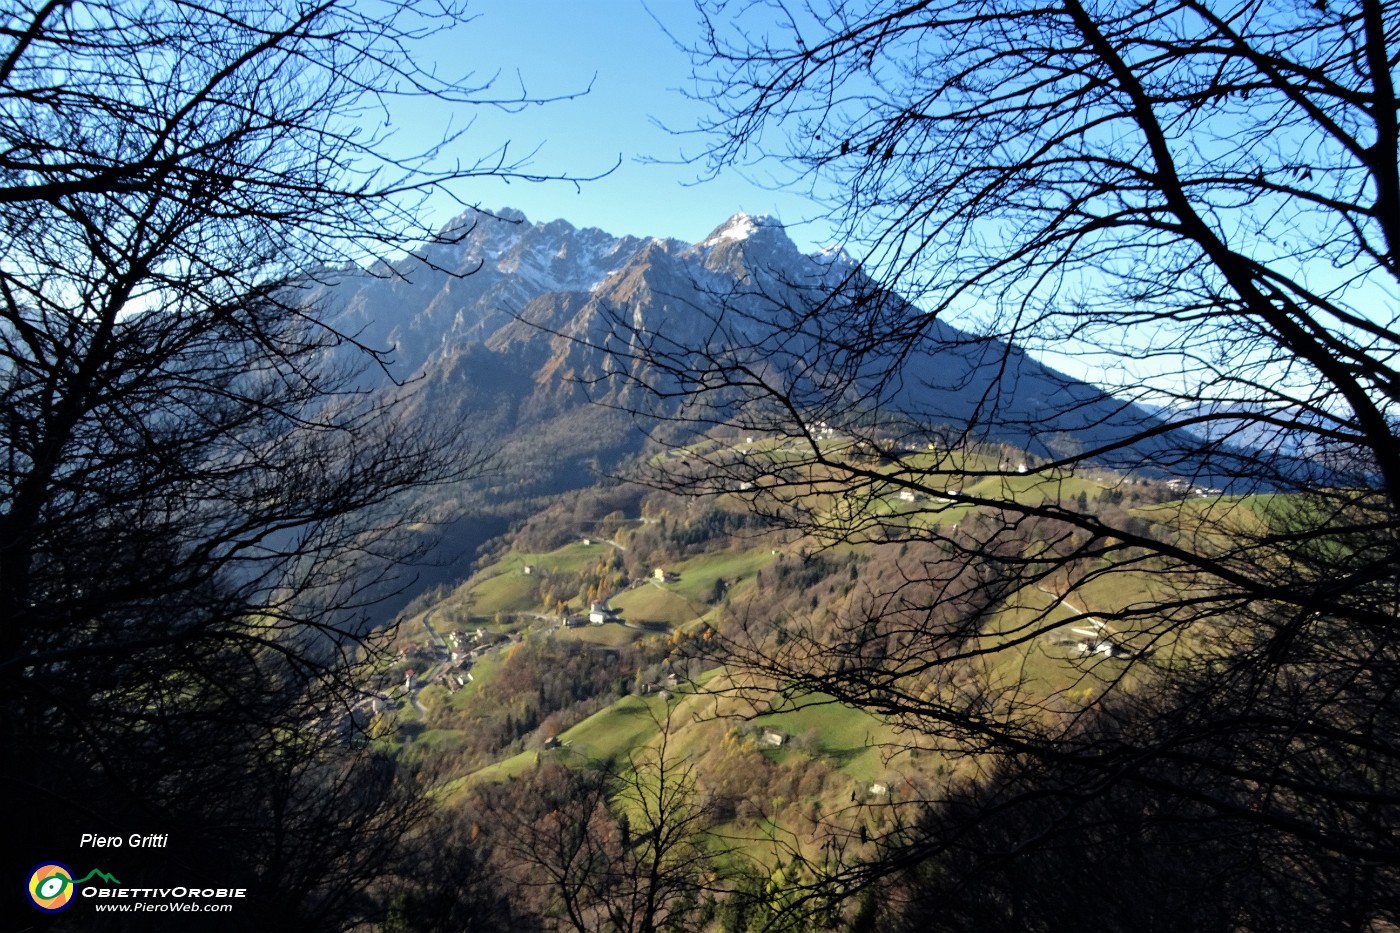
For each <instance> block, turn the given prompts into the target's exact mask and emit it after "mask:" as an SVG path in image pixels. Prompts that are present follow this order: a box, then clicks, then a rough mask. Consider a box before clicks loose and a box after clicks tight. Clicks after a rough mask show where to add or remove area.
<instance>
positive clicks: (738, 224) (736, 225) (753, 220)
mask: <svg viewBox="0 0 1400 933" xmlns="http://www.w3.org/2000/svg"><path fill="white" fill-rule="evenodd" d="M764 228H767V229H769V230H775V231H776V232H778V233H783V225H782V222H781V221H778V220H776V219H775V218H773V217H770V216H769V215H767V214H759V215H758V216H757V217H753V216H750V215H748V214H745V213H744V212H743V211H740V212H739V213H737V214H735V215H734V216H732V217H730V218H729V219H728V220H726V221H725V222H724V223H722V224H720V225H719V226H718V227H716V228H715V229H714V230H712V231H711V232H710V235H709V236H707V237H706V238H705V239H704V240H702V241H701V242H700V246H702V247H706V246H715V245H717V244H719V243H723V242H725V241H726V240H737V241H743V240H747V239H749V238H750V237H752V236H753V235H754V234H755V233H757V232H758V231H759V230H760V229H764ZM783 235H784V236H786V234H785V233H784V234H783Z"/></svg>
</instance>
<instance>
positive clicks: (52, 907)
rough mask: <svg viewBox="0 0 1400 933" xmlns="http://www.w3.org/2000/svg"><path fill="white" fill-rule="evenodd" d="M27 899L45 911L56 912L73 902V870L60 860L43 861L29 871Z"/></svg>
mask: <svg viewBox="0 0 1400 933" xmlns="http://www.w3.org/2000/svg"><path fill="white" fill-rule="evenodd" d="M25 890H26V891H28V893H29V901H30V903H32V904H33V905H34V906H35V907H37V908H39V909H40V910H42V911H44V912H45V913H50V914H56V913H58V912H59V911H60V910H66V909H67V908H68V907H69V906H70V905H71V904H72V902H73V870H72V869H71V868H69V867H68V866H67V865H64V864H63V863H62V862H45V863H44V864H42V865H39V866H38V867H36V868H35V869H34V870H33V871H32V872H30V873H29V884H27V885H26V886H25Z"/></svg>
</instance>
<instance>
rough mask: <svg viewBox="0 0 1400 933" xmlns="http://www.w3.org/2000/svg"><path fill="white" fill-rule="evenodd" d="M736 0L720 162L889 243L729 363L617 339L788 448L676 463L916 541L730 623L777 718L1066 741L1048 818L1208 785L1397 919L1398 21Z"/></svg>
mask: <svg viewBox="0 0 1400 933" xmlns="http://www.w3.org/2000/svg"><path fill="white" fill-rule="evenodd" d="M701 13H702V16H703V18H704V23H705V26H706V27H707V28H706V31H705V33H704V35H705V37H706V38H705V43H706V44H705V45H704V47H702V48H700V49H698V50H697V51H696V55H697V68H698V73H699V75H700V77H701V79H702V81H703V80H708V81H710V82H711V83H710V84H709V85H708V86H706V87H705V95H704V96H705V97H706V99H709V100H712V101H714V102H715V103H716V107H717V114H718V116H717V118H716V119H715V121H714V122H713V124H712V125H710V126H709V127H707V128H706V129H708V130H709V131H710V132H712V133H713V134H715V135H712V136H711V137H709V138H711V139H712V140H715V142H714V145H713V148H712V149H711V150H710V152H709V155H710V156H711V157H712V158H713V159H714V164H716V165H729V164H732V163H736V162H739V163H742V162H748V161H750V160H752V161H754V162H757V163H760V164H763V165H765V166H768V167H769V168H770V169H771V170H772V171H774V172H778V173H781V172H783V171H787V172H790V173H791V177H790V179H789V181H791V182H793V183H798V182H803V183H808V184H810V186H811V189H812V191H813V192H814V194H815V195H816V196H817V197H818V198H819V199H823V198H824V199H825V204H826V205H827V206H828V208H829V215H828V216H829V217H830V218H832V219H834V221H835V222H836V224H837V226H838V228H839V229H840V230H841V232H842V233H843V235H844V237H845V238H846V240H847V243H848V248H850V249H863V265H862V266H861V267H860V268H856V267H854V266H845V265H843V264H842V263H841V262H840V261H839V260H837V261H832V262H830V263H829V264H828V265H827V266H826V267H825V268H824V269H823V270H820V271H817V272H813V273H812V274H810V275H802V276H794V275H793V274H792V273H791V272H789V273H788V280H787V281H779V280H778V278H779V274H778V273H770V274H769V275H767V276H766V277H765V276H764V275H763V274H760V273H755V274H753V275H752V276H751V277H750V278H749V280H748V282H747V283H746V284H745V285H744V286H743V287H742V289H741V293H739V294H732V295H728V296H725V297H726V300H725V301H724V302H722V303H721V305H720V307H721V308H722V310H719V311H713V312H709V313H710V315H711V316H710V319H709V321H708V322H707V323H708V324H709V325H710V326H709V327H708V329H707V328H703V327H698V328H695V327H693V328H689V329H688V331H687V332H688V333H701V332H706V333H708V339H707V342H706V343H705V344H704V345H690V344H687V343H686V342H684V341H683V340H678V339H677V337H676V336H675V335H674V334H669V333H658V332H652V333H641V332H637V331H636V330H635V329H633V328H628V327H626V326H625V324H624V322H619V324H620V325H622V326H620V327H619V329H618V330H619V333H618V334H617V338H618V339H616V340H614V341H613V348H614V349H615V350H616V351H618V352H619V354H620V355H622V356H629V355H630V356H631V357H633V358H634V359H633V363H634V364H635V365H632V366H630V367H629V368H627V369H626V370H625V371H622V372H619V373H618V375H617V377H618V378H623V379H630V380H632V381H634V382H636V383H640V384H641V385H642V386H643V387H645V388H647V389H649V390H650V391H651V392H652V393H653V399H658V400H660V401H661V402H662V403H663V404H662V405H661V406H660V407H662V408H663V409H664V411H665V413H666V414H667V415H668V417H670V418H671V419H672V420H673V421H680V422H683V423H686V424H688V425H689V426H691V427H700V428H705V427H711V426H720V425H723V426H725V427H726V428H728V429H730V430H729V433H728V434H724V435H721V436H722V437H729V438H733V437H734V436H736V435H737V436H740V437H743V436H749V437H757V438H760V439H761V443H760V444H758V445H757V446H755V445H749V444H746V443H738V442H734V443H718V444H715V443H711V444H708V445H699V446H696V447H688V448H687V449H685V450H684V452H683V456H682V457H677V458H673V459H672V460H671V461H668V462H666V463H665V464H664V465H663V468H662V469H661V470H660V471H658V473H657V474H656V475H654V476H653V477H652V480H653V481H654V482H658V483H662V484H666V485H669V486H671V487H673V488H675V487H679V488H682V489H685V490H688V491H691V492H696V493H701V494H726V495H731V496H732V495H739V496H742V497H744V498H745V499H747V500H749V502H750V503H751V505H752V507H753V508H755V509H757V510H760V511H762V512H764V513H766V514H768V515H770V516H772V517H773V518H774V519H775V520H778V521H781V522H785V523H788V524H789V525H791V526H792V527H793V528H795V529H797V530H798V531H800V532H802V533H804V535H805V536H806V537H805V538H804V539H803V544H802V546H804V547H809V548H810V547H821V546H826V545H829V544H832V543H839V542H851V541H860V542H869V543H875V544H880V545H883V543H885V542H889V543H890V544H889V546H893V547H900V546H903V545H911V546H912V545H917V549H916V550H912V551H911V553H912V554H914V555H917V556H911V557H910V558H909V559H908V560H906V561H904V563H903V566H902V568H901V573H900V574H899V575H897V579H896V578H889V577H887V578H885V579H884V580H882V581H869V592H867V593H866V594H865V595H864V596H862V597H860V598H858V599H852V600H850V601H848V602H847V603H846V604H845V605H842V606H837V607H832V611H831V612H828V613H826V618H822V619H814V620H810V621H809V620H806V619H791V620H783V624H782V626H781V628H780V631H778V632H776V633H775V630H774V627H773V625H772V620H768V619H755V620H752V624H750V625H747V626H738V627H734V628H731V629H730V630H729V631H728V633H727V634H728V635H729V639H728V641H727V643H726V648H727V649H728V653H727V660H728V662H729V663H730V664H731V665H734V666H736V667H739V668H742V669H744V670H746V671H749V672H751V673H754V674H758V675H761V676H762V677H763V678H764V679H762V680H753V681H751V682H752V683H756V684H760V685H762V687H763V691H761V692H760V691H755V692H754V697H753V698H754V700H755V702H756V703H759V704H760V708H764V707H766V706H767V705H769V704H777V705H778V706H783V705H790V704H794V703H797V704H800V703H804V702H811V701H812V698H813V697H820V698H823V699H822V700H821V701H822V702H825V701H826V700H825V699H824V698H830V697H834V698H836V699H838V700H841V701H844V702H848V703H853V704H856V705H859V706H861V707H864V708H866V709H869V710H871V711H874V712H876V713H878V714H880V715H882V716H884V717H886V718H887V719H889V720H890V721H892V722H895V723H897V724H899V725H900V726H902V727H905V728H906V729H907V730H909V733H908V734H909V735H911V736H912V737H913V738H911V744H912V745H915V746H920V745H923V746H927V745H929V744H933V745H938V746H941V747H942V748H944V749H945V750H960V751H961V753H963V754H964V755H967V756H970V758H971V759H972V760H975V761H976V763H977V764H979V765H983V766H985V765H986V764H987V763H988V762H989V760H990V759H989V757H988V756H991V758H993V759H997V760H1002V761H1004V762H1005V761H1011V762H1020V763H1022V764H1023V765H1024V766H1026V767H1031V766H1034V767H1041V766H1044V765H1046V764H1047V763H1062V764H1066V765H1068V764H1072V765H1073V768H1074V769H1075V770H1074V773H1075V774H1076V775H1078V776H1079V778H1080V780H1079V782H1078V783H1075V784H1069V785H1066V784H1061V785H1059V786H1058V787H1056V788H1054V789H1047V788H1046V787H1045V786H1040V787H1037V788H1035V789H1027V790H1026V792H1025V793H1024V794H1022V795H1021V796H1020V797H1019V798H1017V799H1018V800H1021V801H1023V802H1026V803H1028V805H1032V806H1033V805H1034V801H1036V800H1037V799H1040V798H1041V797H1042V796H1044V795H1046V794H1050V795H1054V796H1061V797H1064V798H1066V799H1070V800H1072V799H1074V798H1075V797H1077V796H1081V795H1088V796H1094V795H1097V794H1100V793H1105V792H1107V789H1108V788H1110V787H1119V786H1123V787H1130V788H1137V789H1138V790H1139V791H1141V792H1142V793H1143V794H1151V795H1166V797H1167V798H1168V799H1176V800H1182V801H1188V802H1191V803H1192V804H1193V806H1195V805H1199V806H1200V807H1201V808H1203V810H1196V809H1192V810H1191V812H1192V813H1193V814H1196V815H1195V816H1193V817H1192V818H1193V819H1195V818H1197V817H1198V815H1199V814H1200V813H1201V812H1204V813H1208V814H1213V815H1214V816H1215V817H1217V818H1219V819H1221V820H1222V821H1229V822H1230V823H1231V825H1234V826H1242V827H1247V828H1249V831H1257V832H1258V833H1260V834H1261V838H1266V839H1267V840H1269V842H1268V844H1269V845H1270V846H1273V847H1275V849H1276V852H1278V853H1287V854H1286V855H1280V856H1279V861H1275V862H1274V865H1275V866H1277V865H1279V864H1283V863H1284V862H1288V863H1290V864H1292V865H1293V866H1294V868H1295V869H1296V872H1295V877H1296V880H1297V882H1298V884H1299V885H1302V886H1305V887H1306V890H1307V892H1308V893H1307V895H1306V896H1307V897H1311V898H1314V899H1316V901H1317V902H1318V903H1325V902H1329V901H1330V902H1334V903H1335V901H1336V899H1337V898H1346V899H1349V900H1350V901H1352V902H1354V903H1356V904H1362V905H1364V906H1363V907H1361V908H1360V909H1359V914H1361V915H1364V916H1366V917H1369V918H1388V919H1390V920H1392V921H1393V920H1394V918H1395V913H1394V912H1395V905H1394V903H1393V902H1392V901H1391V900H1390V899H1389V898H1388V895H1387V894H1386V891H1387V890H1388V889H1389V888H1392V887H1393V885H1394V883H1395V875H1394V872H1395V870H1396V866H1397V863H1400V850H1397V848H1396V846H1395V844H1394V839H1395V835H1394V830H1395V828H1396V825H1397V821H1400V799H1397V797H1396V794H1395V788H1396V786H1397V777H1398V776H1400V748H1397V746H1396V744H1395V741H1394V735H1395V728H1394V727H1395V724H1396V721H1397V714H1400V707H1397V705H1396V702H1395V696H1396V692H1395V687H1396V680H1395V671H1396V670H1397V668H1396V661H1397V660H1398V659H1400V658H1397V653H1400V644H1397V639H1396V635H1395V627H1394V619H1395V613H1396V608H1397V597H1398V596H1400V592H1398V591H1397V583H1400V581H1397V578H1396V566H1397V564H1396V554H1397V549H1396V542H1397V538H1396V534H1397V521H1396V514H1397V513H1396V506H1397V501H1396V496H1397V489H1400V485H1397V481H1400V459H1397V457H1398V456H1400V438H1397V436H1396V424H1397V419H1396V403H1397V400H1400V393H1398V392H1397V385H1400V382H1397V372H1396V370H1395V359H1396V352H1397V349H1400V334H1398V333H1397V331H1396V326H1397V311H1396V296H1397V294H1400V267H1397V262H1396V256H1395V249H1394V245H1395V242H1396V239H1397V235H1400V183H1397V178H1400V167H1397V152H1400V129H1398V128H1397V126H1398V124H1397V112H1398V110H1400V100H1398V99H1397V94H1396V90H1395V83H1394V77H1395V62H1396V61H1397V60H1398V59H1397V48H1400V10H1397V8H1396V7H1395V6H1394V5H1393V4H1389V3H1385V2H1382V0H1357V2H1353V3H1335V2H1329V3H1317V4H1313V5H1306V4H1301V5H1300V4H1294V3H1285V2H1277V3H1275V2H1270V0H1265V2H1249V3H1228V4H1223V5H1222V4H1209V3H1198V2H1194V0H1183V2H1176V3H1169V4H1137V5H1132V4H1128V5H1123V4H1091V3H1083V2H1080V0H1064V2H1055V3H1050V4H1039V5H1031V4H1020V3H1016V4H986V3H975V2H973V3H969V2H961V0H939V2H931V3H908V4H905V3H892V2H880V0H869V2H848V0H832V2H808V3H800V4H776V5H775V4H763V3H746V2H740V3H729V2H716V3H713V4H711V3H704V4H701ZM698 313H701V314H704V313H706V312H704V311H703V310H701V311H699V312H698ZM951 325H957V326H956V327H953V326H951ZM1027 350H1030V351H1040V352H1043V353H1049V354H1052V356H1050V357H1049V358H1050V359H1051V360H1052V361H1056V360H1058V361H1059V364H1060V365H1061V366H1062V367H1073V368H1074V369H1075V370H1076V371H1079V372H1083V373H1085V374H1086V375H1087V376H1088V377H1089V378H1091V379H1093V380H1094V381H1095V382H1097V383H1098V384H1099V385H1100V386H1103V387H1104V389H1105V391H1104V392H1098V391H1097V390H1093V389H1089V388H1087V387H1085V386H1084V385H1083V384H1080V383H1076V382H1075V381H1074V380H1071V379H1069V378H1067V377H1065V376H1062V375H1060V374H1058V373H1057V372H1055V371H1054V370H1051V369H1048V368H1045V367H1043V366H1041V365H1040V364H1038V363H1037V362H1035V361H1034V360H1032V359H1031V358H1029V357H1028V356H1026V354H1025V351H1027ZM677 405H678V406H679V407H678V408H677V407H676V406H677ZM640 407H646V406H640ZM688 442H689V441H688V439H687V440H683V441H682V443H688ZM1091 499H1092V500H1093V501H1092V503H1091V501H1090V500H1091ZM1081 632H1082V633H1083V634H1080V633H1081ZM967 766H968V767H971V764H970V763H969V764H968V765H967ZM1012 786H1018V787H1024V785H1016V784H1015V783H1014V782H1012V783H1010V784H1006V785H1004V787H1012ZM1006 805H1009V804H1007V803H1006V801H1005V800H1002V801H1000V802H999V804H998V806H1006ZM904 841H906V842H907V841H908V840H907V839H906V840H904ZM924 844H928V845H930V846H933V847H935V848H936V847H937V846H938V845H940V844H941V843H940V842H939V841H938V840H929V839H925V840H920V841H919V842H918V843H917V844H916V848H917V846H918V845H924ZM1324 863H1325V864H1326V866H1327V869H1326V870H1325V871H1323V870H1318V871H1313V870H1312V869H1311V868H1309V867H1308V866H1310V865H1311V866H1313V867H1314V868H1315V867H1317V866H1319V865H1322V864H1324ZM1338 866H1342V869H1338ZM1335 870H1344V871H1345V872H1348V875H1347V878H1346V882H1345V883H1340V882H1339V881H1338V876H1337V875H1336V874H1335ZM1321 879H1326V880H1321ZM1342 891H1345V892H1346V893H1345V894H1342V893H1339V892H1342ZM1357 913H1358V912H1353V913H1352V914H1351V915H1352V916H1355V915H1357Z"/></svg>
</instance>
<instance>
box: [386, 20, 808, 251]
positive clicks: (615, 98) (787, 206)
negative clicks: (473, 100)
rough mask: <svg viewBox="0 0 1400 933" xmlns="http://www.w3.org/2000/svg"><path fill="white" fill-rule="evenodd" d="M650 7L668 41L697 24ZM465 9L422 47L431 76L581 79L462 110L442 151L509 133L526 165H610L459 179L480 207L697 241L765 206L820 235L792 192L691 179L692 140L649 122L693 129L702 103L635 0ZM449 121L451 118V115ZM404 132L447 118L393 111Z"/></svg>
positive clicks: (498, 87)
mask: <svg viewBox="0 0 1400 933" xmlns="http://www.w3.org/2000/svg"><path fill="white" fill-rule="evenodd" d="M650 5H651V7H652V10H653V11H654V12H655V14H656V15H657V16H658V17H660V18H661V19H662V21H663V22H664V23H665V26H666V27H667V28H668V29H669V30H671V31H672V32H673V33H674V34H675V35H677V36H678V37H686V38H688V37H690V36H691V35H693V34H694V30H695V28H696V23H695V14H694V11H693V10H692V9H691V5H690V3H689V2H688V0H650ZM471 11H472V12H473V13H474V14H475V16H476V18H475V19H474V20H472V21H471V22H470V23H466V24H464V25H463V26H461V27H460V28H458V29H457V30H455V31H454V32H453V33H452V34H451V35H450V36H443V37H439V39H438V40H436V41H435V42H434V44H433V45H432V46H430V47H428V49H427V50H426V51H427V53H428V59H429V60H431V61H434V62H435V63H436V65H437V67H438V68H439V70H440V71H441V72H442V73H459V72H464V71H468V70H470V71H471V72H473V73H474V75H475V77H476V78H477V79H478V80H485V79H486V78H488V77H490V76H491V75H493V74H497V73H498V72H499V74H498V75H497V77H496V84H495V87H494V89H493V90H494V92H495V93H498V94H500V95H503V96H519V95H520V94H521V92H522V85H523V90H524V93H526V94H528V95H529V96H531V97H554V96H559V95H565V94H569V93H572V92H576V91H581V90H583V89H584V88H587V87H588V86H589V85H590V83H591V84H592V90H591V91H590V92H589V93H587V94H585V95H583V96H581V97H579V98H577V99H574V100H563V101H557V102H554V103H550V104H547V105H543V106H533V107H528V108H525V109H524V110H522V111H521V112H518V113H501V112H498V111H495V110H492V109H489V108H484V107H483V108H475V109H474V110H473V111H471V114H472V116H474V117H475V122H474V124H473V125H472V127H471V130H470V132H468V133H467V134H466V135H465V137H464V138H463V139H462V140H461V141H460V142H459V143H458V144H457V145H456V147H455V151H454V152H453V153H449V155H457V156H460V157H461V158H462V159H463V160H469V159H473V158H475V157H478V156H480V155H483V154H485V153H488V152H490V151H492V150H493V149H495V147H497V146H498V145H500V144H501V143H502V142H505V141H507V140H508V141H509V142H510V150H509V151H510V153H511V154H512V155H517V156H518V155H524V154H526V153H529V152H531V151H534V150H536V149H537V151H536V152H535V154H534V155H533V156H532V158H531V166H530V168H531V170H532V171H536V172H539V173H542V174H575V175H590V174H596V173H599V172H602V171H605V170H606V169H607V168H608V167H610V166H611V165H613V164H614V163H615V162H617V161H618V160H619V158H620V159H621V163H620V164H619V165H618V167H617V169H616V170H615V171H614V172H613V173H612V174H611V175H609V176H608V177H606V178H603V179H601V180H598V181H593V182H585V183H580V185H579V186H578V187H577V188H576V187H575V186H574V185H572V184H567V183H560V182H551V183H542V184H532V183H525V182H514V183H511V184H508V185H507V184H505V183H503V182H500V181H497V180H493V179H482V180H480V181H477V182H475V183H474V184H472V185H471V186H470V187H468V188H465V189H464V194H465V196H466V198H467V200H469V201H471V202H474V203H477V204H479V205H480V206H481V207H484V208H488V209H491V208H499V207H507V206H508V207H515V208H519V209H520V210H522V211H524V212H525V214H526V216H528V217H529V218H530V219H531V220H532V221H548V220H553V219H555V218H557V217H562V218H564V219H565V220H568V221H569V222H571V223H573V224H574V225H576V226H580V227H584V226H595V227H601V228H602V229H604V230H607V231H608V232H610V233H614V234H628V233H631V234H636V235H639V236H672V237H676V238H679V239H682V240H686V241H691V242H693V241H696V240H700V239H702V238H703V237H704V236H705V235H706V234H707V233H709V231H710V230H712V229H713V228H714V227H716V226H718V225H719V224H720V223H722V222H723V221H724V220H725V219H726V218H727V217H729V215H731V214H733V213H734V212H736V211H741V210H742V211H745V212H747V213H750V214H771V215H774V216H776V217H779V218H780V219H781V220H782V221H783V222H784V223H786V224H788V225H789V233H790V235H791V236H792V237H793V239H794V240H796V241H797V242H798V244H799V245H800V246H802V247H803V248H804V249H814V248H817V247H819V246H822V245H826V244H827V243H828V242H829V237H830V234H829V232H828V230H827V228H825V227H824V226H818V225H814V224H806V223H803V221H804V220H806V218H808V217H810V216H811V215H812V214H813V213H815V212H814V210H813V208H812V206H811V205H810V203H808V202H807V201H806V200H804V199H803V198H802V197H800V196H799V195H797V194H795V193H791V192H779V191H774V190H768V189H765V188H764V187H763V186H762V185H761V184H759V183H756V182H758V181H761V180H760V179H749V178H745V177H743V176H742V175H741V173H739V172H737V171H727V172H725V173H724V174H723V175H722V176H721V177H719V178H717V179H714V180H712V181H706V182H700V183H697V178H698V176H700V175H701V174H702V170H701V167H700V166H697V165H684V164H681V165H677V164H655V163H648V162H647V161H646V160H647V159H655V160H663V161H667V162H675V161H677V160H679V159H681V157H682V156H684V155H687V154H693V153H694V152H697V151H698V150H699V143H698V141H697V140H695V139H693V138H692V139H687V138H685V137H682V136H677V135H674V134H671V133H668V132H667V131H666V130H665V129H662V128H660V127H659V126H657V122H658V121H659V122H660V123H663V124H666V125H668V126H672V127H676V128H690V127H693V126H694V125H695V123H696V119H697V117H698V116H699V115H700V114H702V113H703V112H704V108H703V107H702V106H701V105H700V104H698V103H696V102H695V101H692V100H688V99H687V98H686V96H685V94H684V93H683V91H684V89H686V88H689V87H690V86H691V82H690V61H689V58H688V56H687V55H686V54H685V53H684V52H683V51H681V50H680V49H678V48H676V46H675V45H674V44H673V43H672V41H671V40H670V39H669V38H667V36H666V34H665V33H664V32H663V30H662V28H661V26H660V25H658V23H657V22H656V20H655V19H653V16H652V15H651V13H649V12H648V10H647V7H646V6H644V5H643V3H642V0H473V2H472V3H471ZM457 119H458V120H459V123H460V117H458V118H457ZM396 125H397V127H398V129H399V132H400V133H401V134H403V136H404V137H405V140H406V141H411V140H412V139H414V138H416V137H418V136H419V135H420V134H421V136H422V138H424V139H430V138H436V137H439V136H440V135H441V134H442V132H443V130H444V128H445V127H446V126H447V123H446V115H445V114H443V113H442V112H441V111H440V110H434V109H432V108H414V109H412V110H406V111H404V112H402V113H401V114H400V116H399V117H398V118H397V120H396ZM459 211H460V208H458V207H457V206H456V205H454V204H452V203H450V202H435V203H434V204H433V205H432V206H431V217H432V218H433V219H434V222H435V223H438V222H444V221H446V220H447V219H449V218H450V217H451V216H453V215H454V214H456V213H458V212H459Z"/></svg>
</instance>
